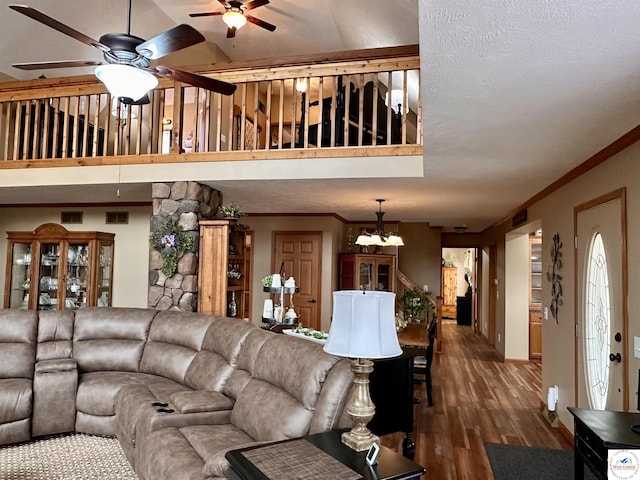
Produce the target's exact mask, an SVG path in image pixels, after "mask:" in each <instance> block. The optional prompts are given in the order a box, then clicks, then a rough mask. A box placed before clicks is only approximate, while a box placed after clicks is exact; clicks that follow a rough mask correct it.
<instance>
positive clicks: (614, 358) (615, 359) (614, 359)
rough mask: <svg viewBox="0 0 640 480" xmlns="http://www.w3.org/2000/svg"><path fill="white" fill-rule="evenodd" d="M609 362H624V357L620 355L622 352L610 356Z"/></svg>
mask: <svg viewBox="0 0 640 480" xmlns="http://www.w3.org/2000/svg"><path fill="white" fill-rule="evenodd" d="M609 360H611V361H612V362H618V363H620V362H621V361H622V355H620V352H618V353H615V354H614V353H610V354H609Z"/></svg>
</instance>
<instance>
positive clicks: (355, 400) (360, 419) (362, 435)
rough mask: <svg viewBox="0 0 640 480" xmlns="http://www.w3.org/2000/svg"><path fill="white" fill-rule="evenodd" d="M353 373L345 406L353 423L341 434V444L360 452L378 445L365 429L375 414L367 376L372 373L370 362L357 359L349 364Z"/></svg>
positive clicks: (372, 435)
mask: <svg viewBox="0 0 640 480" xmlns="http://www.w3.org/2000/svg"><path fill="white" fill-rule="evenodd" d="M351 371H352V372H353V393H352V394H351V399H350V400H349V404H348V405H347V414H348V415H349V417H350V418H351V420H353V423H355V426H354V427H353V428H352V429H351V431H349V432H345V433H343V434H342V443H344V444H345V445H347V446H348V447H350V448H352V449H353V450H356V451H357V452H362V451H364V450H369V448H371V445H372V444H374V443H378V444H379V443H380V438H379V437H378V436H376V435H374V434H373V433H371V431H370V430H369V429H368V428H367V424H368V423H369V422H370V421H371V420H372V419H373V415H374V414H375V412H376V408H375V405H374V404H373V402H372V401H371V396H370V395H369V374H370V373H371V372H373V362H372V361H371V360H364V359H357V360H354V361H353V362H351Z"/></svg>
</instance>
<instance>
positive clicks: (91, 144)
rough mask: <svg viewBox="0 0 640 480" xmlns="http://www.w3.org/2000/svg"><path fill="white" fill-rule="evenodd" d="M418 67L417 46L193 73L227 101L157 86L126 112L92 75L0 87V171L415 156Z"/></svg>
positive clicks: (167, 83) (175, 85) (173, 85)
mask: <svg viewBox="0 0 640 480" xmlns="http://www.w3.org/2000/svg"><path fill="white" fill-rule="evenodd" d="M419 68H420V67H419V54H418V48H417V46H408V47H397V48H391V49H388V48H387V49H372V50H361V51H354V52H342V53H340V54H334V55H318V56H315V57H303V58H300V57H296V58H288V59H284V60H282V61H280V62H278V63H274V62H268V61H263V62H260V64H256V63H255V62H254V63H253V64H249V63H230V64H223V65H216V66H215V67H211V66H208V67H195V68H193V69H192V70H193V71H197V72H198V73H201V74H204V75H210V76H212V77H215V78H219V79H221V80H225V81H228V82H232V83H235V84H236V85H237V87H238V88H237V90H236V92H235V93H234V94H233V95H232V96H223V95H220V94H217V93H212V92H209V91H206V90H203V89H200V88H196V87H192V86H188V85H185V84H182V83H179V82H173V81H171V80H168V79H161V80H160V83H159V85H158V88H157V89H156V90H154V91H152V92H150V95H149V100H150V102H149V103H148V104H145V105H132V106H125V105H123V104H121V103H120V102H117V101H116V100H115V99H113V98H111V96H110V95H109V94H108V92H107V91H106V90H105V88H104V86H103V85H102V84H101V83H100V82H99V81H98V80H97V79H96V78H95V77H94V76H89V75H85V76H80V77H68V78H63V79H41V80H31V81H23V82H8V83H0V168H24V167H28V166H38V165H41V166H44V165H45V164H46V166H58V165H59V166H66V165H86V164H93V165H95V164H112V163H113V162H114V161H113V159H112V160H109V157H118V159H117V162H118V163H120V164H124V163H151V162H175V161H213V160H217V159H220V160H225V161H228V160H248V159H250V160H258V159H281V158H303V157H328V156H346V155H348V156H380V155H385V156H386V155H416V154H420V153H422V108H421V96H420V80H419V77H420V69H419ZM181 154H186V156H185V157H179V158H176V156H178V155H181ZM79 159H81V160H79ZM43 161H44V163H42V162H43ZM24 162H28V163H24ZM33 164H35V165H33Z"/></svg>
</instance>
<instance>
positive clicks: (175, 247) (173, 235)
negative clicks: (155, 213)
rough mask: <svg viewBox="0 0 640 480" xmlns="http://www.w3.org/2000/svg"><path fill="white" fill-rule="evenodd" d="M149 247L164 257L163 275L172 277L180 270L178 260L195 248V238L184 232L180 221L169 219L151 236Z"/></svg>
mask: <svg viewBox="0 0 640 480" xmlns="http://www.w3.org/2000/svg"><path fill="white" fill-rule="evenodd" d="M149 245H151V248H154V249H155V250H157V251H159V252H160V255H161V256H162V268H161V269H160V270H161V271H162V273H164V274H165V275H166V276H167V277H172V276H173V275H174V274H175V273H176V270H177V269H178V258H180V256H182V254H184V253H185V252H188V251H189V250H191V248H193V238H192V237H190V236H189V235H188V234H187V233H186V232H185V231H184V229H183V228H182V227H181V226H180V225H179V223H178V220H176V219H175V218H169V219H167V220H166V221H165V222H164V223H163V224H162V225H160V226H159V227H158V228H157V229H156V231H155V232H152V233H151V235H149Z"/></svg>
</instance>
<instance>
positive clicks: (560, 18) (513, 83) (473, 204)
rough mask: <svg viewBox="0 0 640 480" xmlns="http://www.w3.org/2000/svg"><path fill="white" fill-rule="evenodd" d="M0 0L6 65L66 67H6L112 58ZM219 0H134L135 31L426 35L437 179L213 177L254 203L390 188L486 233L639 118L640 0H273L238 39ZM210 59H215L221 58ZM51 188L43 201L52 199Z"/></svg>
mask: <svg viewBox="0 0 640 480" xmlns="http://www.w3.org/2000/svg"><path fill="white" fill-rule="evenodd" d="M0 3H1V4H2V7H1V8H2V9H1V10H0V13H1V14H0V32H1V33H0V40H1V41H0V74H1V73H5V74H8V75H12V76H16V77H18V76H21V77H20V78H33V77H34V76H38V75H39V74H40V73H46V75H47V76H53V74H56V75H57V74H61V73H62V74H68V72H59V71H47V72H21V71H18V70H16V69H13V68H11V67H10V66H8V65H9V64H10V63H13V62H30V61H39V60H68V59H80V58H93V59H99V58H100V55H99V53H98V52H97V51H94V50H93V49H91V48H89V47H87V46H85V45H83V44H81V43H79V42H77V41H74V40H73V39H70V38H67V37H65V36H64V35H61V34H59V33H57V32H55V31H53V30H50V29H47V28H46V27H44V26H40V25H38V24H36V22H34V21H32V20H30V19H28V18H26V17H23V16H21V15H19V14H17V13H15V12H12V11H11V10H9V9H8V8H7V7H6V5H7V4H8V2H6V1H4V0H3V1H2V2H0ZM29 4H30V5H31V6H33V7H36V8H38V9H41V10H42V11H44V12H46V13H48V14H50V15H52V16H54V17H56V18H57V19H59V20H61V21H63V22H65V23H67V24H69V25H71V26H72V27H74V28H76V29H77V30H80V31H82V32H83V33H86V34H88V35H90V36H93V37H94V38H97V37H99V36H100V35H101V34H102V33H106V32H113V31H122V30H124V25H125V19H126V16H125V13H126V2H125V1H123V0H114V1H111V2H104V1H99V0H89V1H85V2H81V3H80V4H78V3H76V2H70V1H69V0H33V1H31V2H30V3H29ZM221 8H222V7H221V6H220V4H219V3H218V2H216V1H190V2H177V1H175V0H156V1H151V0H134V1H133V17H132V33H133V34H136V35H138V36H141V37H143V38H150V37H151V36H154V35H156V34H157V33H160V32H162V31H164V30H166V29H168V28H171V27H172V26H174V25H175V24H177V23H182V22H186V23H190V24H191V25H193V26H194V27H196V28H197V29H199V30H200V31H201V32H202V33H203V34H204V35H205V36H206V37H207V40H208V41H209V42H211V43H212V44H216V45H217V46H218V47H219V48H220V49H221V50H222V51H223V52H224V53H225V54H226V55H227V56H228V57H229V58H230V59H231V60H232V61H233V60H245V59H250V58H273V57H279V56H287V55H293V54H304V53H312V52H325V51H340V50H349V49H359V48H372V47H382V46H394V45H406V44H414V43H418V41H419V43H420V53H421V64H422V65H421V68H422V99H423V114H424V170H425V176H424V178H419V179H416V178H412V179H375V180H371V179H357V178H355V179H348V180H344V179H339V178H336V179H322V180H301V181H296V180H283V181H280V182H278V181H265V182H261V181H250V182H248V181H242V182H240V181H237V182H234V181H232V180H225V181H224V182H215V181H213V179H212V181H211V182H209V183H211V184H212V185H214V186H219V188H220V189H221V190H222V191H223V192H224V193H225V199H226V200H228V201H231V200H236V201H239V202H241V203H243V205H245V206H246V209H247V210H248V211H255V212H265V211H275V212H292V211H295V212H310V213H333V212H335V213H338V214H339V215H341V216H343V217H344V218H347V219H349V220H363V219H368V218H370V217H371V218H374V215H373V211H374V210H375V209H376V206H377V205H376V204H375V202H374V199H375V198H378V197H382V198H387V199H388V200H389V201H388V202H387V204H385V210H386V211H387V212H388V213H387V216H386V217H385V219H386V218H388V219H389V220H401V221H427V222H430V223H431V224H432V225H442V226H445V227H447V228H450V227H453V226H455V225H461V224H467V225H469V229H470V230H481V229H483V228H485V227H487V226H488V225H490V224H491V223H493V222H495V221H496V220H498V219H500V218H502V217H503V216H504V215H505V214H506V213H508V212H509V211H511V210H512V209H514V208H515V207H517V206H518V205H520V204H521V203H522V202H524V201H525V200H527V199H528V198H530V197H531V196H533V195H534V194H535V193H537V192H539V191H540V190H542V189H543V188H544V187H546V186H547V185H549V184H550V183H552V182H553V181H554V180H556V179H557V178H558V177H560V176H561V175H563V174H564V173H566V172H567V171H569V170H570V169H571V168H573V167H575V166H577V165H578V164H580V163H582V162H583V161H584V160H586V159H587V158H588V157H590V156H591V155H593V154H594V153H595V152H597V151H599V150H600V149H602V148H603V147H605V146H606V145H608V144H610V143H611V142H612V141H614V140H615V139H616V138H618V137H619V136H621V135H623V134H624V133H625V132H627V131H628V130H630V129H631V128H633V127H634V126H636V125H637V124H638V123H640V122H639V120H640V114H638V111H639V109H638V107H639V105H640V82H639V81H638V80H639V79H640V29H638V28H637V25H638V23H639V22H638V20H640V2H637V1H632V0H626V1H620V2H602V1H601V0H599V1H596V0H574V1H569V0H502V1H498V0H477V1H474V2H470V1H468V0H418V1H417V2H416V1H415V0H393V1H392V0H349V1H344V0H271V3H270V4H269V5H267V6H264V7H260V8H259V9H256V10H254V12H253V14H254V15H255V16H256V17H258V18H261V19H263V20H266V21H268V22H270V23H273V24H275V25H277V30H276V31H275V32H274V33H269V32H267V31H265V30H263V29H261V28H259V27H257V26H255V25H251V24H248V25H247V26H246V27H244V28H243V29H242V30H240V31H239V32H238V35H237V37H236V38H235V39H226V38H225V32H226V31H225V28H224V26H223V25H222V23H221V20H220V18H219V17H205V18H190V17H188V14H189V13H191V12H202V11H217V10H221ZM205 57H206V56H203V58H202V62H201V63H207V62H209V61H211V59H208V58H205ZM73 73H74V74H78V73H85V72H81V71H79V70H78V69H76V70H74V71H73ZM336 176H337V177H338V176H339V174H337V175H336ZM49 190H50V189H40V190H39V193H38V196H37V198H38V199H39V200H40V201H46V200H47V192H48V191H49ZM130 190H131V191H130V192H127V195H126V196H125V195H123V198H126V199H132V200H139V199H140V198H148V193H149V189H148V187H146V186H140V188H139V189H136V188H131V189H130ZM51 191H52V192H55V194H56V199H55V201H57V202H59V201H60V199H61V198H62V199H64V198H65V194H64V192H68V195H67V196H66V197H68V200H69V201H74V200H76V201H87V199H86V198H83V197H82V195H83V191H85V192H86V190H83V189H76V188H69V189H65V188H62V187H56V188H55V189H51ZM101 191H102V190H101V189H100V188H98V187H96V189H95V190H93V194H94V195H95V196H94V197H93V198H94V199H97V200H99V201H104V199H102V198H101V197H102V196H104V198H105V199H107V198H108V199H111V200H113V186H112V185H108V186H105V187H104V195H102V194H101V193H100V192H101ZM20 192H21V198H23V199H24V198H33V195H31V194H29V193H26V194H25V193H24V191H23V190H20V191H19V190H18V189H12V188H3V189H0V202H1V203H17V202H19V201H20V199H19V198H20V197H19V196H18V193H20ZM61 192H63V193H61ZM43 195H44V197H43ZM52 196H53V195H52ZM136 197H140V198H136ZM265 198H268V199H269V201H268V202H265Z"/></svg>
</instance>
